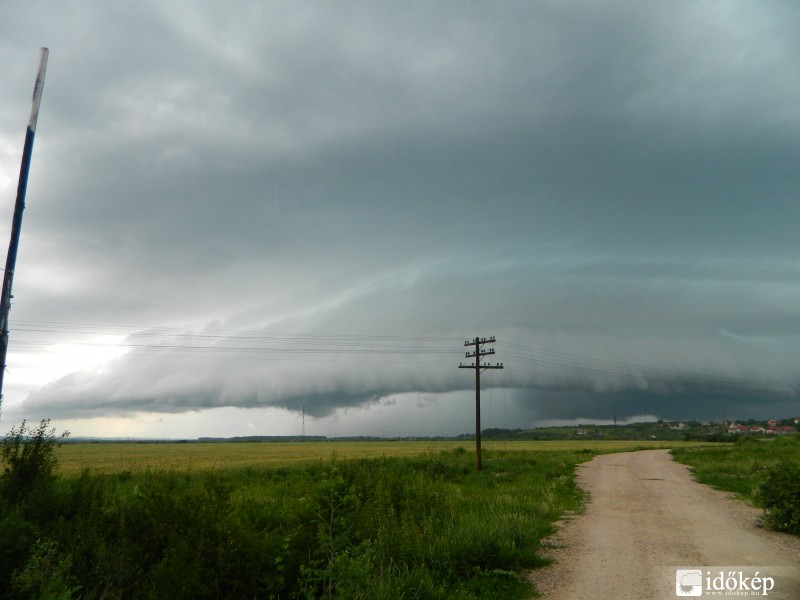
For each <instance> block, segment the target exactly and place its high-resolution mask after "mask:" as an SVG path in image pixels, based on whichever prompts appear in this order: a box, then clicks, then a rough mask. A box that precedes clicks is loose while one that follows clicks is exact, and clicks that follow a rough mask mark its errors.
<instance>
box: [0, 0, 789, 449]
mask: <svg viewBox="0 0 800 600" xmlns="http://www.w3.org/2000/svg"><path fill="white" fill-rule="evenodd" d="M0 14H2V18H1V19H0V64H2V65H3V68H2V74H0V234H2V231H3V230H5V231H7V232H9V233H10V222H11V214H12V211H13V205H14V197H15V192H16V184H17V176H18V172H19V163H20V156H21V153H22V143H23V140H24V134H25V124H26V123H27V117H28V112H29V110H30V96H31V92H32V89H33V83H34V78H35V74H36V66H37V64H38V49H39V47H40V46H47V47H49V48H50V62H49V66H48V71H47V78H46V82H45V86H44V96H43V101H42V107H41V112H40V115H39V123H38V128H37V134H36V136H37V137H36V141H35V147H34V151H33V164H32V167H31V175H30V182H29V186H28V198H27V208H26V211H25V216H24V220H23V226H22V241H21V246H20V251H19V258H18V261H17V271H16V274H15V280H14V304H13V306H12V310H11V315H10V328H11V336H10V347H9V348H10V350H9V357H8V368H7V372H6V377H5V389H4V402H3V412H2V421H3V423H5V429H9V428H10V427H11V426H12V425H13V424H14V423H18V422H19V421H21V420H22V419H24V418H26V419H29V420H34V419H39V418H42V417H50V418H52V419H53V420H54V424H56V425H59V426H61V425H63V426H64V427H68V428H69V429H70V430H71V431H72V432H73V435H113V436H145V437H146V436H157V437H197V436H208V435H211V436H232V435H255V434H263V435H266V434H274V435H291V434H297V433H300V431H301V427H302V424H301V423H302V416H301V415H302V412H303V411H305V415H306V417H305V426H306V432H307V433H308V434H314V435H352V434H363V435H394V434H398V435H436V434H455V433H462V432H468V431H470V430H472V429H473V428H474V420H473V419H474V407H473V389H474V387H473V386H474V373H473V371H471V370H467V369H458V364H459V362H462V361H464V362H469V360H468V359H465V357H464V353H465V351H466V350H468V348H465V347H464V341H465V340H467V339H472V338H474V337H475V336H481V337H489V336H496V338H497V342H496V343H495V344H494V345H493V347H494V349H495V351H496V355H495V356H494V357H492V361H496V362H502V363H503V364H504V367H505V368H504V369H503V370H502V371H501V370H494V371H489V372H487V373H485V374H484V378H483V383H484V426H487V427H523V428H527V427H533V426H536V425H540V424H546V423H553V422H588V421H589V420H599V421H609V420H611V419H613V418H614V417H616V418H617V419H618V420H619V421H625V420H631V419H638V418H664V419H701V420H721V419H722V418H728V419H747V418H757V419H764V418H768V417H790V416H798V415H800V398H799V397H798V395H797V391H798V384H800V374H798V368H797V366H798V362H799V361H800V262H799V261H798V259H800V234H798V227H797V224H798V222H800V203H798V192H800V168H798V160H799V159H800V37H798V35H797V32H798V31H800V8H799V7H798V6H797V5H796V4H795V3H793V2H788V1H787V2H779V1H764V2H758V3H756V2H745V1H727V2H711V1H708V2H702V1H675V2H666V3H664V2H662V3H650V2H639V1H634V0H630V1H616V2H595V1H589V0H586V1H576V2H569V3H565V2H557V1H552V2H546V1H542V2H521V1H520V2H513V1H511V2H502V3H494V2H492V3H486V2H434V3H432V2H408V3H397V2H381V3H378V2H349V1H345V2H336V3H332V2H322V1H315V2H303V1H295V0H293V1H291V2H288V1H287V2H256V1H253V2H243V1H235V2H228V3H219V2H188V1H183V0H176V1H170V2H161V1H142V0H140V1H137V2H102V1H100V0H92V1H87V2H81V3H77V4H73V3H61V2H42V1H35V0H32V1H29V2H25V3H11V2H4V3H2V11H0ZM3 224H5V225H3ZM6 235H7V234H6ZM3 243H4V242H3Z"/></svg>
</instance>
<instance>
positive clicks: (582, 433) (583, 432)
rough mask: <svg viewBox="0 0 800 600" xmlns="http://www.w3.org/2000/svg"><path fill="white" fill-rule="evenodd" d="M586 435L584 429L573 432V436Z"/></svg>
mask: <svg viewBox="0 0 800 600" xmlns="http://www.w3.org/2000/svg"><path fill="white" fill-rule="evenodd" d="M587 433H588V431H586V430H585V429H576V430H575V435H586V434H587Z"/></svg>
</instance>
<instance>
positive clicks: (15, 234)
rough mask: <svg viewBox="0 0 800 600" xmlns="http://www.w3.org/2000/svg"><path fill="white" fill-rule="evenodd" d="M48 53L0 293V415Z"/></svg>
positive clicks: (36, 88) (24, 153) (38, 80)
mask: <svg viewBox="0 0 800 600" xmlns="http://www.w3.org/2000/svg"><path fill="white" fill-rule="evenodd" d="M49 54H50V51H49V50H48V49H47V48H42V49H41V50H40V52H39V71H38V72H37V74H36V84H35V85H34V87H33V100H32V103H31V115H30V118H29V119H28V128H27V130H26V132H25V146H24V148H23V150H22V165H21V166H20V169H19V183H18V185H17V201H16V203H15V204H14V217H13V219H12V221H11V241H10V243H9V244H8V254H7V255H6V270H5V273H3V291H2V294H0V415H2V408H3V378H4V375H5V372H6V354H7V353H8V313H9V311H10V310H11V298H13V296H12V295H11V284H12V283H13V282H14V268H15V267H16V264H17V249H18V248H19V234H20V229H21V227H22V211H24V210H25V192H26V191H27V188H28V173H29V172H30V167H31V154H32V153H33V138H34V135H35V134H36V122H37V121H38V119H39V104H40V103H41V101H42V90H43V89H44V75H45V72H46V71H47V57H48V55H49Z"/></svg>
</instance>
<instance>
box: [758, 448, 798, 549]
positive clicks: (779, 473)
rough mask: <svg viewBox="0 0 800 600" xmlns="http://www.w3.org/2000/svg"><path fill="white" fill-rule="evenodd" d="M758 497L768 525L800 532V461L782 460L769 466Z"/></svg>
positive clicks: (795, 532)
mask: <svg viewBox="0 0 800 600" xmlns="http://www.w3.org/2000/svg"><path fill="white" fill-rule="evenodd" d="M757 498H758V500H759V503H760V504H761V506H762V507H763V508H764V521H765V523H766V524H767V526H768V527H770V528H772V529H775V530H777V531H786V532H788V533H794V534H800V463H791V462H788V461H782V462H780V463H778V464H777V465H775V466H772V467H769V469H768V470H767V474H766V477H765V478H764V481H763V482H762V483H761V485H760V486H759V488H758V496H757Z"/></svg>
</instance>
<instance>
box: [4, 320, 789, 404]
mask: <svg viewBox="0 0 800 600" xmlns="http://www.w3.org/2000/svg"><path fill="white" fill-rule="evenodd" d="M13 332H14V333H15V334H16V333H20V334H24V337H20V338H19V339H16V340H15V347H21V348H38V349H40V350H41V351H48V349H50V350H51V351H56V350H55V347H57V346H58V345H59V344H69V345H70V346H79V347H95V348H104V347H105V348H117V349H123V350H128V351H129V352H130V353H135V354H136V355H146V354H153V355H157V356H158V357H160V358H190V357H192V358H194V357H197V358H200V357H202V358H210V359H220V360H221V359H229V360H233V359H260V360H286V361H309V362H358V363H372V364H374V363H378V362H380V361H381V358H380V357H381V356H386V355H393V356H396V357H397V358H396V359H393V361H392V363H391V364H431V363H435V364H442V365H443V366H444V365H446V364H450V362H451V361H452V360H454V359H455V358H456V357H463V353H464V351H463V347H462V342H463V338H461V337H458V338H456V337H444V336H399V335H367V334H341V333H310V332H281V331H269V330H251V331H247V330H242V329H223V328H204V329H200V330H187V329H182V328H176V327H149V328H148V327H143V326H137V325H108V324H100V323H77V322H60V321H19V322H17V324H16V326H15V327H14V329H13ZM40 336H46V337H45V338H44V339H42V338H41V337H40ZM113 336H116V337H121V338H123V339H122V340H119V341H107V342H106V341H97V340H96V339H93V340H90V341H86V340H85V338H92V337H95V338H96V337H113ZM75 337H78V338H84V339H83V340H81V339H77V340H76V339H75ZM54 338H55V339H54ZM149 340H152V343H151V342H150V341H149ZM495 345H496V347H497V349H498V353H497V357H498V358H501V357H502V359H503V362H504V365H505V367H506V368H507V369H509V374H510V375H513V374H514V373H517V374H523V375H530V376H533V377H534V378H536V379H538V380H539V381H538V383H540V384H544V385H547V381H557V382H560V383H562V384H563V380H564V379H565V378H570V377H572V378H573V379H575V380H576V383H580V380H581V379H586V378H587V377H598V376H599V377H613V378H616V379H618V380H621V381H624V380H628V381H633V380H637V381H638V380H643V381H646V382H648V383H651V384H658V383H660V384H667V385H680V386H683V387H692V388H696V387H707V386H713V387H715V388H720V389H726V388H731V389H733V388H735V389H742V388H744V389H752V390H757V389H775V388H779V387H784V388H785V387H787V385H788V384H787V383H786V382H782V381H775V380H764V379H752V378H739V377H730V376H726V375H712V374H704V373H701V372H698V371H688V370H679V369H673V368H663V367H655V366H651V365H646V364H639V363H633V362H624V361H619V360H611V359H606V358H598V357H596V356H586V355H578V354H572V353H568V352H562V351H557V350H551V349H547V348H542V347H536V346H525V345H521V344H516V343H511V342H503V341H502V340H500V341H497V342H495ZM404 355H405V356H407V357H408V359H407V360H403V359H402V358H400V357H402V356H404ZM411 356H416V357H427V358H425V359H424V360H422V359H420V360H416V361H415V360H413V359H411ZM384 364H386V363H385V362H384ZM570 374H571V375H570ZM534 383H537V382H534Z"/></svg>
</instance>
